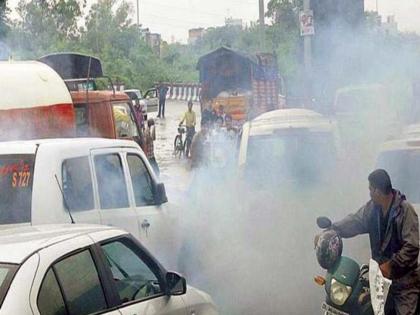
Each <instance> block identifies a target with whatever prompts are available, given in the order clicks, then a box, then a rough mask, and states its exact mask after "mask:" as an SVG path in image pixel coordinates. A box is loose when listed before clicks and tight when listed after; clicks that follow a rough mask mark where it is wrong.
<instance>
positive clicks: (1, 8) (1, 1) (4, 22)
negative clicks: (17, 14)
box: [0, 0, 9, 39]
mask: <svg viewBox="0 0 420 315" xmlns="http://www.w3.org/2000/svg"><path fill="white" fill-rule="evenodd" d="M8 13H9V9H8V8H7V3H6V0H0V39H2V38H4V37H6V34H7V32H8V31H9V20H8V18H7V14H8Z"/></svg>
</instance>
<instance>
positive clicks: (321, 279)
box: [314, 276, 326, 286]
mask: <svg viewBox="0 0 420 315" xmlns="http://www.w3.org/2000/svg"><path fill="white" fill-rule="evenodd" d="M314 281H315V283H316V284H317V285H319V286H323V285H325V282H326V280H325V278H324V277H322V276H316V277H315V278H314Z"/></svg>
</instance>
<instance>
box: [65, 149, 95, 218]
mask: <svg viewBox="0 0 420 315" xmlns="http://www.w3.org/2000/svg"><path fill="white" fill-rule="evenodd" d="M62 176H63V190H64V197H65V202H66V203H67V205H68V207H69V208H70V210H75V211H83V210H91V209H93V208H94V203H93V186H92V174H91V171H90V166H89V158H88V157H87V156H86V157H79V158H74V159H68V160H65V161H64V162H63V166H62Z"/></svg>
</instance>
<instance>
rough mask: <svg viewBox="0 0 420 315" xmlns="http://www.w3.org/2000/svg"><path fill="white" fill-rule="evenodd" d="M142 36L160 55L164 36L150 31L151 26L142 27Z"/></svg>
mask: <svg viewBox="0 0 420 315" xmlns="http://www.w3.org/2000/svg"><path fill="white" fill-rule="evenodd" d="M140 36H141V37H142V38H143V39H144V41H145V42H146V43H147V45H148V46H149V47H150V48H151V49H152V50H153V52H154V53H155V54H156V55H157V56H159V57H160V50H161V45H162V36H161V35H160V34H158V33H152V32H150V29H149V28H147V27H146V28H142V27H140Z"/></svg>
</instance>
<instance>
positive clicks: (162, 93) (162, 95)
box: [158, 83, 168, 118]
mask: <svg viewBox="0 0 420 315" xmlns="http://www.w3.org/2000/svg"><path fill="white" fill-rule="evenodd" d="M167 93H168V87H167V86H166V85H164V84H162V83H159V86H158V94H159V113H158V117H159V118H165V103H166V94H167Z"/></svg>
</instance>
